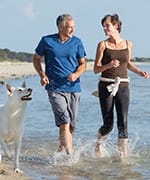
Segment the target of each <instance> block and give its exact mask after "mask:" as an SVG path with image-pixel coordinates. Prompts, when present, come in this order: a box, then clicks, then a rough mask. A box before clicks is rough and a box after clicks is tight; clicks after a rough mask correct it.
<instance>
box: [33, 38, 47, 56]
mask: <svg viewBox="0 0 150 180" xmlns="http://www.w3.org/2000/svg"><path fill="white" fill-rule="evenodd" d="M44 49H45V41H44V37H42V38H41V40H40V42H39V44H38V45H37V47H36V49H35V52H36V53H37V54H39V55H40V56H43V55H44Z"/></svg>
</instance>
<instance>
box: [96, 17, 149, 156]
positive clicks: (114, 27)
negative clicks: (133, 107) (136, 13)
mask: <svg viewBox="0 0 150 180" xmlns="http://www.w3.org/2000/svg"><path fill="white" fill-rule="evenodd" d="M101 24H102V26H103V29H104V33H105V35H106V36H108V39H106V40H103V41H101V42H99V44H98V46H97V51H96V58H95V63H94V73H101V78H100V81H99V84H98V95H99V99H100V106H101V111H102V117H103V126H102V127H101V128H100V129H99V131H98V139H97V142H96V148H95V152H96V155H97V156H98V157H101V156H102V153H101V141H102V138H103V136H105V135H106V134H108V133H109V132H110V131H111V130H112V129H113V123H114V117H113V110H114V106H115V107H116V113H117V128H118V146H119V151H120V155H121V157H125V156H126V155H127V147H128V146H127V145H128V130H127V115H128V106H129V78H128V75H127V69H129V70H130V71H132V72H134V73H136V74H138V75H140V76H143V77H145V78H149V74H148V73H147V72H144V71H141V70H139V69H138V68H137V67H136V66H135V65H134V64H132V63H131V62H130V57H131V47H132V43H131V42H130V41H128V40H125V39H122V38H121V37H120V32H121V25H122V23H121V21H120V19H119V16H118V15H117V14H114V15H106V16H105V17H104V18H103V19H102V21H101Z"/></svg>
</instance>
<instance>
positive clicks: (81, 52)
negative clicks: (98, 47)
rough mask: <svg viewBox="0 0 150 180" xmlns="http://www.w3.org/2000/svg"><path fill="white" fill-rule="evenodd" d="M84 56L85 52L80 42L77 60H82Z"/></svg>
mask: <svg viewBox="0 0 150 180" xmlns="http://www.w3.org/2000/svg"><path fill="white" fill-rule="evenodd" d="M85 56H86V51H85V49H84V46H83V43H82V41H80V42H79V46H78V55H77V58H83V57H85Z"/></svg>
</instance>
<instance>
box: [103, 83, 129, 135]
mask: <svg viewBox="0 0 150 180" xmlns="http://www.w3.org/2000/svg"><path fill="white" fill-rule="evenodd" d="M107 85H108V84H107V83H99V100H100V106H101V111H102V117H103V126H102V127H101V128H100V129H99V133H100V134H101V135H102V136H105V135H106V134H108V133H109V132H110V131H112V129H113V124H114V115H113V113H114V106H115V107H116V113H117V128H118V138H128V130H127V116H128V107H129V87H119V89H118V92H117V94H116V95H115V96H114V97H113V96H110V93H109V92H108V90H107V88H106V86H107Z"/></svg>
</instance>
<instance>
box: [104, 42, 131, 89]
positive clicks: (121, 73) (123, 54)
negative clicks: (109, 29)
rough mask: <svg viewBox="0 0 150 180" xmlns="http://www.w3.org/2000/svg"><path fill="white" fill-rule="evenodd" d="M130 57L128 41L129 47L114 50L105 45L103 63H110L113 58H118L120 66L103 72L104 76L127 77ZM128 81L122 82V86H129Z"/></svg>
mask: <svg viewBox="0 0 150 180" xmlns="http://www.w3.org/2000/svg"><path fill="white" fill-rule="evenodd" d="M128 58H129V50H128V43H127V48H125V49H121V50H114V49H109V48H107V47H105V50H104V53H103V58H102V65H105V64H108V63H109V62H110V61H111V60H113V59H117V60H119V61H120V66H119V67H118V68H114V67H113V68H111V69H108V70H105V71H103V72H102V77H105V78H111V79H112V78H113V79H114V78H115V77H120V78H127V77H128V75H127V64H128ZM127 84H128V83H121V84H120V85H121V86H127Z"/></svg>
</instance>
